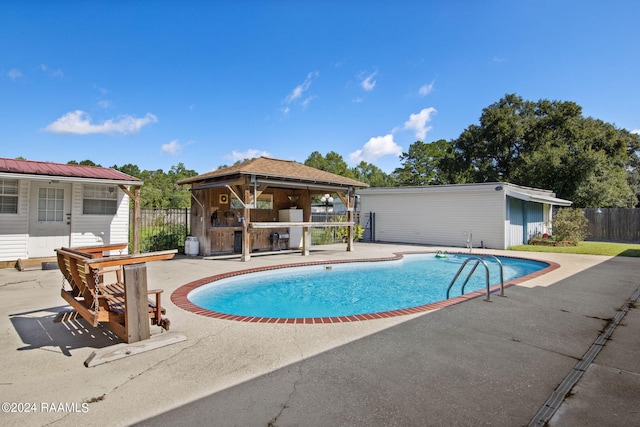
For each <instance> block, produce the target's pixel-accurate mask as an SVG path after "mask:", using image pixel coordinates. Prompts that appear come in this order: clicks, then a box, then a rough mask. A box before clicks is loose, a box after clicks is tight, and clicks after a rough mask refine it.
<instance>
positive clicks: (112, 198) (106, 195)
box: [82, 185, 118, 215]
mask: <svg viewBox="0 0 640 427" xmlns="http://www.w3.org/2000/svg"><path fill="white" fill-rule="evenodd" d="M117 208H118V191H117V188H116V187H113V186H111V187H110V186H106V185H85V186H84V190H83V193H82V213H83V214H85V215H115V214H116V210H117Z"/></svg>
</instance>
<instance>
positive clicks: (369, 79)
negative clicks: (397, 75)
mask: <svg viewBox="0 0 640 427" xmlns="http://www.w3.org/2000/svg"><path fill="white" fill-rule="evenodd" d="M376 74H378V72H377V71H374V72H373V73H371V74H369V75H368V76H366V77H364V78H363V79H362V81H361V82H360V86H362V89H364V90H366V91H367V92H370V91H372V90H373V88H374V87H375V86H376V81H375V80H373V78H374V77H375V76H376ZM361 77H362V76H361Z"/></svg>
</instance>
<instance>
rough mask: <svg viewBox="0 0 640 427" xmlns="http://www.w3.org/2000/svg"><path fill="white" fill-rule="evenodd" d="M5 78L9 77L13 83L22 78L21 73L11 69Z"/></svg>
mask: <svg viewBox="0 0 640 427" xmlns="http://www.w3.org/2000/svg"><path fill="white" fill-rule="evenodd" d="M7 76H9V78H10V79H11V80H13V81H15V80H18V79H19V78H20V77H22V71H20V70H18V69H17V68H12V69H10V70H9V72H8V73H7Z"/></svg>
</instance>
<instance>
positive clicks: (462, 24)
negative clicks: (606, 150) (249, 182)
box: [0, 0, 640, 173]
mask: <svg viewBox="0 0 640 427" xmlns="http://www.w3.org/2000/svg"><path fill="white" fill-rule="evenodd" d="M639 16H640V2H637V1H633V0H628V1H618V0H608V1H590V0H581V1H564V0H556V1H546V0H542V1H515V0H509V1H491V0H487V1H471V0H469V1H415V2H414V1H399V2H390V1H369V2H363V1H331V0H329V1H257V0H256V1H247V0H245V1H243V0H240V1H233V2H232V1H187V0H184V1H143V0H140V1H64V0H61V1H55V2H52V1H36V0H30V1H24V0H20V1H18V0H3V1H2V2H0V157H9V158H13V157H18V156H22V157H25V158H27V159H30V160H43V161H53V162H61V163H66V162H67V161H69V160H77V161H80V160H84V159H91V160H93V161H94V162H96V163H100V164H102V165H103V166H112V165H114V164H117V165H123V164H126V163H133V164H136V165H138V166H139V167H140V168H141V169H163V170H165V171H166V170H168V169H169V168H170V167H171V166H173V165H176V164H178V163H179V162H182V163H184V165H185V166H186V167H187V168H189V169H195V170H196V171H197V172H198V173H204V172H207V171H209V170H213V169H216V168H217V167H218V166H220V165H223V164H232V163H233V162H235V161H236V160H239V159H243V158H247V157H255V156H258V155H263V154H265V155H269V156H272V157H276V158H282V159H290V160H296V161H299V162H303V161H304V160H305V159H306V158H307V157H308V156H309V154H311V153H312V152H313V151H319V152H320V153H322V154H323V155H324V154H326V153H327V152H329V151H335V152H337V153H339V154H341V155H342V156H343V158H344V159H345V160H346V161H347V162H348V163H349V164H350V165H352V166H353V165H355V164H357V163H358V162H359V161H360V160H365V161H367V162H369V163H373V164H375V165H377V166H378V167H380V168H382V169H383V170H384V171H386V172H391V171H393V169H394V168H396V167H398V166H400V162H399V160H398V155H399V154H401V152H402V151H406V150H408V148H409V146H410V145H411V144H412V143H413V142H415V141H416V140H422V141H425V142H431V141H435V140H438V139H441V138H444V139H452V138H457V137H458V136H459V135H460V133H461V132H462V131H463V130H464V129H465V128H466V127H468V126H469V125H471V124H475V123H478V119H479V117H480V114H481V112H482V109H483V108H484V107H487V106H489V105H490V104H492V103H494V102H496V101H498V100H499V99H500V98H501V97H503V96H504V95H505V94H507V93H516V94H518V95H520V96H522V97H523V98H525V99H528V100H532V101H536V100H538V99H550V100H563V101H574V102H576V103H578V104H579V105H581V106H582V107H583V113H584V115H585V116H591V117H595V118H598V119H602V120H604V121H606V122H610V123H614V124H615V125H616V126H617V127H619V128H625V129H627V130H630V131H638V130H639V129H640V77H639V76H640V55H639V53H638V52H639V47H640V26H639V25H637V22H638V18H639Z"/></svg>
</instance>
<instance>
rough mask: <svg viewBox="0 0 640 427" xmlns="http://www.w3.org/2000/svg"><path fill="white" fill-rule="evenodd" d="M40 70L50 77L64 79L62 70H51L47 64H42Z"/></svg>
mask: <svg viewBox="0 0 640 427" xmlns="http://www.w3.org/2000/svg"><path fill="white" fill-rule="evenodd" d="M40 69H41V70H42V72H43V73H46V74H48V75H49V76H50V77H64V73H63V72H62V70H60V69H58V70H55V71H54V70H50V69H49V67H48V66H47V64H40Z"/></svg>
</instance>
